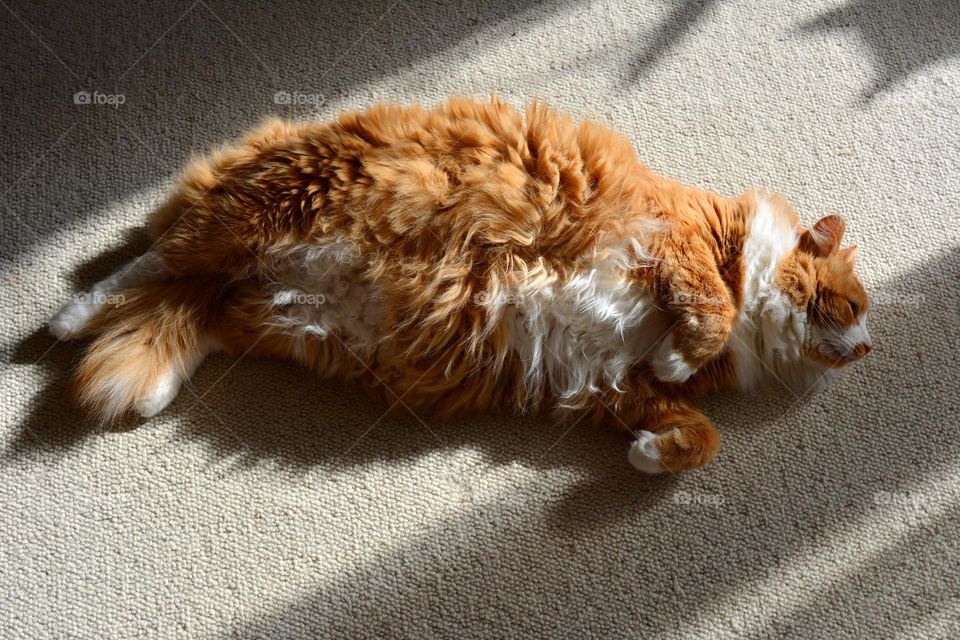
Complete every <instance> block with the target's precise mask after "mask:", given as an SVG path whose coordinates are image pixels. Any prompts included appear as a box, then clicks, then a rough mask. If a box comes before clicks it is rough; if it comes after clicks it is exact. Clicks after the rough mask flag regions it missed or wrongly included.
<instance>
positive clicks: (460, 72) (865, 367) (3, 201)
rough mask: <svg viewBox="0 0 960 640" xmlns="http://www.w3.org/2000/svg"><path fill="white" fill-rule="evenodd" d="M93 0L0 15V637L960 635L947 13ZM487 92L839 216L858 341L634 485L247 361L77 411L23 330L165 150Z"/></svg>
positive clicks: (604, 469)
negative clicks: (825, 371) (856, 282)
mask: <svg viewBox="0 0 960 640" xmlns="http://www.w3.org/2000/svg"><path fill="white" fill-rule="evenodd" d="M110 4H112V6H110ZM110 4H101V3H91V2H74V3H58V2H26V1H22V0H16V1H14V0H5V1H4V2H0V27H2V30H0V33H2V43H3V44H2V45H0V46H2V47H3V55H2V56H0V77H2V85H0V86H2V88H3V98H2V100H0V132H2V145H3V146H2V150H3V155H2V160H0V162H2V166H3V169H2V172H0V179H2V182H0V189H2V198H0V207H2V218H0V219H2V229H0V231H2V233H0V243H2V263H0V271H2V279H3V299H2V309H3V320H2V326H3V334H2V338H3V342H2V347H3V351H4V363H3V367H2V379H0V389H2V396H0V409H2V428H0V439H2V442H0V450H2V454H0V465H2V466H0V637H3V638H31V639H33V638H67V637H70V638H72V637H87V638H134V637H150V638H153V637H162V638H167V637H183V638H226V637H242V638H309V637H349V638H357V637H371V638H379V637H401V636H403V637H417V638H420V637H454V638H459V637H489V638H495V637H496V638H504V637H551V638H553V637H567V636H568V637H665V638H679V637H704V638H707V637H809V638H841V637H851V638H893V637H903V638H918V637H940V638H956V637H960V530H958V528H960V514H958V503H960V417H958V416H960V393H958V388H957V374H958V356H957V351H958V347H960V344H958V342H960V328H958V324H960V322H958V316H960V294H958V280H960V218H958V215H960V213H958V212H960V89H958V87H960V6H958V4H957V3H956V1H955V0H917V1H912V0H910V1H908V0H903V1H902V2H893V1H891V2H885V1H884V0H835V1H833V2H814V1H803V2H763V1H761V0H756V2H733V1H726V2H722V1H715V2H711V1H709V0H703V1H700V2H695V1H686V2H683V1H680V0H677V1H676V2H670V1H667V0H663V1H653V2H636V1H634V0H596V1H587V0H583V1H579V0H567V1H566V2H560V3H552V4H543V5H541V4H538V3H532V2H526V1H519V2H505V1H504V2H485V3H473V2H463V3H462V6H459V7H454V6H453V5H452V4H448V3H444V2H440V1H439V0H438V1H436V2H406V1H405V0H401V1H398V2H394V1H393V0H387V1H377V2H359V3H353V2H342V3H341V2H324V3H316V4H314V3H308V2H303V3H297V4H293V3H286V2H279V3H273V2H264V3H263V4H261V5H255V4H254V3H253V2H243V3H237V5H233V4H228V3H226V2H224V1H223V0H197V1H196V2H193V3H192V4H191V0H182V1H177V2H159V3H157V2H151V3H147V2H143V3H132V2H116V3H110ZM78 91H87V92H89V100H87V96H86V95H85V94H81V96H79V97H78V98H77V100H78V101H79V102H81V103H82V102H84V101H87V102H88V103H87V104H75V98H74V94H75V93H77V92H78ZM278 92H279V95H278ZM490 92H497V93H499V94H501V95H503V96H505V97H506V98H508V99H509V100H510V101H511V102H513V103H514V104H517V105H520V104H522V103H523V101H524V100H526V99H528V98H529V97H532V96H539V97H541V98H545V99H547V100H549V101H550V102H552V103H554V104H556V105H558V106H560V107H562V108H564V109H566V110H568V111H570V112H572V113H573V114H574V115H576V116H579V117H587V116H590V117H594V118H599V119H602V120H605V121H608V122H611V123H614V124H615V125H616V126H617V127H618V128H619V129H620V130H622V131H623V132H624V133H625V134H626V135H628V136H629V137H630V138H631V139H632V140H633V141H634V143H635V145H636V147H637V149H638V150H639V152H640V155H641V157H642V158H644V159H646V160H647V161H648V162H649V164H651V165H652V166H653V167H655V168H656V169H657V170H660V171H662V172H664V173H666V174H669V175H671V176H674V177H677V178H679V179H682V180H685V181H687V182H689V183H693V184H699V185H703V186H706V187H709V188H712V189H715V190H718V191H720V192H724V193H736V192H739V191H741V190H744V189H746V188H750V187H754V186H757V185H764V186H767V187H770V188H772V189H774V190H777V191H780V192H782V193H784V194H785V195H786V196H787V197H788V198H789V199H790V200H791V201H793V202H794V203H795V204H796V206H797V207H798V209H799V210H800V211H801V212H802V215H803V216H804V219H805V220H806V221H808V222H809V221H812V220H814V219H815V217H816V216H819V215H822V214H825V213H829V212H840V213H842V214H844V215H845V216H846V217H847V219H848V221H849V237H850V240H852V241H854V242H857V243H859V244H860V245H861V248H862V262H861V271H862V275H863V279H864V281H865V282H866V283H867V284H868V287H869V289H870V290H872V292H873V294H874V311H873V312H872V313H871V323H872V325H871V328H872V332H873V335H874V340H875V345H876V346H875V352H874V353H873V354H872V355H871V356H870V357H869V358H868V359H867V360H866V361H865V362H863V363H862V364H861V366H857V367H856V368H855V369H854V370H853V371H851V372H850V375H849V376H847V377H846V378H845V379H843V380H842V381H840V382H839V383H838V384H836V385H833V386H832V387H831V388H829V389H828V390H827V391H825V392H824V393H822V394H820V395H816V396H807V397H800V398H797V397H795V396H793V395H791V394H790V393H789V392H788V391H786V390H784V389H780V390H774V391H773V392H772V393H769V394H765V395H760V396H753V397H724V398H716V399H713V400H711V401H710V402H709V403H708V408H709V411H710V413H711V415H712V416H713V417H714V418H715V419H716V422H717V423H718V425H719V426H720V429H721V433H722V434H723V436H724V444H723V450H722V453H721V455H720V456H719V457H718V459H717V460H716V462H715V463H714V464H713V465H711V466H710V467H708V468H706V469H703V470H701V471H699V472H694V473H690V474H686V475H678V476H670V475H668V476H666V477H662V478H655V479H651V478H647V477H642V476H640V475H638V474H637V473H635V472H634V471H633V470H632V469H631V468H630V467H629V466H628V464H627V461H626V451H625V450H624V447H623V446H622V443H621V442H620V441H619V440H618V439H617V437H615V436H613V435H611V434H610V433H607V432H604V431H602V430H600V431H591V430H590V429H588V428H586V427H576V428H574V429H573V430H571V431H569V432H565V431H564V429H563V428H561V427H560V426H559V425H556V424H553V423H551V422H550V421H547V420H537V419H521V418H512V417H489V418H485V419H469V420H459V421H456V422H451V423H447V424H438V423H435V422H431V421H429V420H428V419H427V417H426V416H422V417H423V418H424V419H427V422H426V423H421V421H420V418H419V417H414V416H411V415H409V414H407V413H406V412H404V411H402V410H401V411H400V412H399V413H397V414H396V415H384V411H385V409H386V407H384V406H381V405H379V404H376V403H374V402H371V401H368V400H367V399H366V398H365V397H364V396H363V395H362V394H360V393H358V392H357V391H356V390H355V389H352V388H349V387H345V386H342V385H339V384H329V383H325V382H322V381H319V380H316V379H315V378H314V377H312V376H311V375H310V374H309V373H306V372H304V371H301V370H298V369H297V368H295V367H293V366H289V365H286V364H282V363H272V362H263V361H255V360H253V359H246V360H242V361H240V362H238V363H234V362H231V361H229V360H228V359H226V358H223V357H218V358H213V359H211V360H210V361H209V362H208V363H207V364H205V365H204V366H203V368H202V369H201V370H200V372H199V373H198V375H197V376H196V379H195V381H194V388H193V389H191V390H187V391H185V392H184V393H183V394H181V397H180V398H179V400H178V401H177V402H176V403H175V404H174V405H173V406H172V407H170V409H169V410H167V411H166V412H164V413H163V414H162V415H161V416H159V417H157V418H155V419H152V420H150V421H148V422H146V423H145V424H143V425H142V426H140V427H139V428H137V429H135V430H131V431H125V432H115V433H95V432H90V431H89V430H85V429H84V427H83V425H82V424H81V421H80V417H79V416H78V415H77V414H76V413H75V412H74V411H73V410H72V409H71V408H70V407H69V405H68V404H67V403H66V401H65V394H66V389H65V384H66V383H65V378H64V376H65V373H66V372H67V371H68V369H69V367H70V365H71V362H72V361H73V360H74V359H75V358H76V357H77V353H78V351H77V348H76V347H75V346H74V345H67V344H55V343H54V341H53V340H52V339H51V338H49V337H47V335H46V333H45V329H44V323H45V321H46V319H47V318H48V317H49V316H50V315H51V314H52V313H53V312H54V311H55V310H56V309H57V308H58V306H59V305H60V304H61V303H62V302H63V301H64V300H66V299H67V298H68V297H69V296H70V295H73V294H74V293H75V292H78V291H82V290H83V288H84V287H86V286H89V284H90V283H91V282H92V281H93V280H94V279H96V278H98V277H100V276H103V275H105V274H106V273H108V272H109V271H111V270H112V269H114V268H116V267H117V266H119V265H120V264H121V263H122V262H124V261H126V260H127V259H129V258H130V257H131V256H132V255H134V254H135V253H136V252H137V251H138V250H140V249H141V248H142V247H143V239H142V237H141V236H140V235H139V232H138V231H137V229H138V228H139V226H140V225H141V224H142V222H143V220H144V217H145V215H146V214H147V212H148V211H149V209H150V208H151V207H152V206H154V205H155V204H156V203H157V202H158V201H159V200H160V199H161V198H162V197H163V195H164V194H165V193H166V192H167V190H168V189H169V188H170V186H171V184H172V180H173V179H174V176H175V175H176V173H177V171H178V169H179V167H180V166H181V165H182V164H183V163H184V162H185V161H186V160H187V159H188V157H189V156H190V154H191V153H194V152H200V151H203V150H205V149H207V148H208V147H209V146H211V145H213V144H216V143H219V142H221V141H223V140H226V139H229V138H231V137H235V136H237V135H238V134H240V133H241V132H242V131H244V130H245V129H247V128H248V127H250V126H252V125H254V124H255V123H256V122H257V121H258V120H259V119H260V118H261V117H262V116H264V115H266V114H281V115H286V116H290V117H320V118H328V117H330V116H331V115H332V114H334V113H335V112H336V111H338V110H340V109H344V108H348V107H357V106H362V105H366V104H369V103H371V102H374V101H379V100H389V101H413V100H420V101H423V102H435V101H438V100H441V99H442V98H443V97H444V96H446V95H448V94H451V93H466V94H473V95H479V96H483V95H486V94H488V93H490ZM120 96H122V98H121V97H120ZM121 103H122V104H121Z"/></svg>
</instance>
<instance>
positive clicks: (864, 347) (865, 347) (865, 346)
mask: <svg viewBox="0 0 960 640" xmlns="http://www.w3.org/2000/svg"><path fill="white" fill-rule="evenodd" d="M871 351H873V346H871V344H870V343H869V342H861V343H860V344H858V345H857V346H855V347H854V348H853V351H852V352H851V353H850V355H851V356H852V357H853V358H854V359H859V358H862V357H863V356H865V355H867V354H868V353H870V352H871Z"/></svg>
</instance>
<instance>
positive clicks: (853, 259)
mask: <svg viewBox="0 0 960 640" xmlns="http://www.w3.org/2000/svg"><path fill="white" fill-rule="evenodd" d="M858 252H859V249H857V245H855V244H854V245H850V246H849V247H846V248H844V249H840V257H841V258H843V259H844V260H845V261H846V263H847V264H849V265H850V266H851V267H852V266H853V265H855V264H856V263H857V253H858Z"/></svg>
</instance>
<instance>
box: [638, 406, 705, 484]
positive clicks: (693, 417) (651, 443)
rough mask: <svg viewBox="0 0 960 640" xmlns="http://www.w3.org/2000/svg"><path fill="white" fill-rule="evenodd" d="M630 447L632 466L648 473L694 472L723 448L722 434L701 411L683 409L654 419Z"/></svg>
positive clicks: (662, 414) (677, 408)
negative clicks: (690, 470)
mask: <svg viewBox="0 0 960 640" xmlns="http://www.w3.org/2000/svg"><path fill="white" fill-rule="evenodd" d="M649 426H650V431H641V432H640V433H639V435H638V437H637V439H636V440H635V441H634V442H633V444H631V445H630V451H629V454H628V456H629V460H630V464H632V465H633V466H634V467H636V468H637V469H639V470H640V471H643V472H645V473H663V472H665V471H682V470H687V469H695V468H697V467H700V466H703V465H705V464H706V463H708V462H710V460H712V459H713V457H714V456H715V455H716V453H717V451H718V449H719V448H720V434H719V433H717V430H716V428H715V427H714V426H713V423H711V422H710V420H709V419H708V418H707V417H706V416H705V415H703V413H701V412H700V411H699V410H697V409H695V408H693V407H691V406H688V405H680V406H676V407H673V408H671V409H670V410H669V411H665V412H663V413H661V414H659V415H658V416H656V417H654V418H652V419H651V421H650V422H649Z"/></svg>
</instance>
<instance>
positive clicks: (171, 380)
mask: <svg viewBox="0 0 960 640" xmlns="http://www.w3.org/2000/svg"><path fill="white" fill-rule="evenodd" d="M178 393H180V377H179V376H177V375H176V374H174V373H168V374H166V375H164V376H162V377H161V378H160V382H158V383H157V386H155V387H154V388H153V391H151V392H150V393H148V394H147V396H146V397H145V398H143V399H142V400H140V402H139V403H138V404H137V411H138V412H139V413H140V415H141V416H143V417H144V418H152V417H153V416H155V415H157V414H158V413H160V412H161V411H163V410H164V409H165V408H166V407H167V405H168V404H170V403H171V402H173V399H174V398H176V397H177V394H178Z"/></svg>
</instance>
